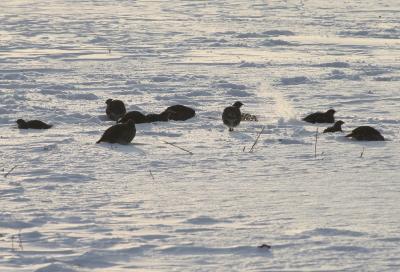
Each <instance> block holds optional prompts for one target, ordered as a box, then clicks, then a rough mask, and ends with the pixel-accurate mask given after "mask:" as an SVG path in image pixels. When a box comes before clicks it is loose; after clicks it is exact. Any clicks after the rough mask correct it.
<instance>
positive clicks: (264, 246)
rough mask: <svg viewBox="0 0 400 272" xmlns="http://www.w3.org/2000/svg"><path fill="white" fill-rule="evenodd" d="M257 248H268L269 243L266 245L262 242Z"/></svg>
mask: <svg viewBox="0 0 400 272" xmlns="http://www.w3.org/2000/svg"><path fill="white" fill-rule="evenodd" d="M258 248H265V249H270V248H271V246H270V245H267V244H262V245H260V246H258Z"/></svg>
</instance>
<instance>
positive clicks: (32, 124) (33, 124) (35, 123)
mask: <svg viewBox="0 0 400 272" xmlns="http://www.w3.org/2000/svg"><path fill="white" fill-rule="evenodd" d="M17 124H18V128H21V129H27V128H34V129H49V128H51V127H52V126H53V125H49V124H46V123H44V122H42V121H40V120H30V121H25V120H23V119H18V120H17Z"/></svg>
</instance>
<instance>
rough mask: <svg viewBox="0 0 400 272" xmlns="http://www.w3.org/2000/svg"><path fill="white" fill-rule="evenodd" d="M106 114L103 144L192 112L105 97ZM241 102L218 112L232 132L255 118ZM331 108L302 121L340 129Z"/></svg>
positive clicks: (361, 131) (374, 136) (373, 136)
mask: <svg viewBox="0 0 400 272" xmlns="http://www.w3.org/2000/svg"><path fill="white" fill-rule="evenodd" d="M106 104H107V107H106V114H107V117H108V118H109V119H110V120H113V121H116V122H117V124H116V125H113V126H111V127H109V128H108V129H107V130H106V131H105V132H104V133H103V135H102V136H101V138H100V139H99V140H98V141H97V143H100V142H107V143H119V144H129V143H130V142H131V141H132V140H133V138H135V136H136V127H135V124H142V123H153V122H167V121H169V120H174V121H185V120H187V119H190V118H192V117H194V116H195V115H196V112H195V110H194V109H192V108H189V107H187V106H184V105H174V106H170V107H168V108H166V109H165V110H164V111H163V112H161V113H158V114H157V113H150V114H143V113H141V112H139V111H130V112H127V111H126V108H125V104H124V102H122V101H121V100H116V99H108V100H107V101H106ZM242 106H243V103H242V102H240V101H237V102H235V103H234V104H233V105H232V106H229V107H226V108H225V109H224V111H223V112H222V121H223V123H224V124H225V125H226V126H227V127H228V128H229V131H233V129H234V128H235V127H237V126H238V125H239V124H240V122H241V121H257V117H256V116H254V115H251V114H248V113H242V112H241V111H240V108H241V107H242ZM334 114H335V110H334V109H329V110H328V111H326V112H315V113H312V114H310V115H308V116H306V117H304V118H303V119H302V120H303V121H305V122H308V123H312V124H316V123H329V124H332V123H334V125H333V126H331V127H328V128H326V129H325V130H324V131H323V133H334V132H343V130H342V125H343V124H344V122H343V121H341V120H339V121H336V122H335V117H334ZM17 124H18V128H20V129H27V128H33V129H49V128H51V127H52V125H49V124H46V123H44V122H42V121H40V120H31V121H24V120H23V119H18V120H17ZM345 137H351V138H354V139H356V140H358V141H384V140H385V139H384V137H383V136H382V135H381V134H380V132H379V131H377V130H376V129H375V128H373V127H370V126H360V127H357V128H356V129H354V130H353V131H352V132H351V133H350V134H348V135H346V136H345Z"/></svg>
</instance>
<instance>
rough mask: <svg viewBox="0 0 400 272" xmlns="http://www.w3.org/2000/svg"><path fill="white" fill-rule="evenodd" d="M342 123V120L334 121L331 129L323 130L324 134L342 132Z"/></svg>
mask: <svg viewBox="0 0 400 272" xmlns="http://www.w3.org/2000/svg"><path fill="white" fill-rule="evenodd" d="M343 124H344V122H343V121H342V120H339V121H336V122H335V124H334V125H333V126H331V127H328V128H326V129H325V130H324V133H327V132H337V131H343V130H342V125H343Z"/></svg>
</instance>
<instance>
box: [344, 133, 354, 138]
mask: <svg viewBox="0 0 400 272" xmlns="http://www.w3.org/2000/svg"><path fill="white" fill-rule="evenodd" d="M344 137H353V133H350V134H347V135H346V136H344Z"/></svg>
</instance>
